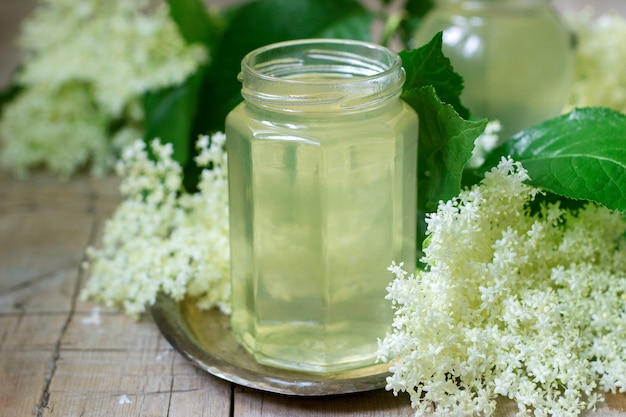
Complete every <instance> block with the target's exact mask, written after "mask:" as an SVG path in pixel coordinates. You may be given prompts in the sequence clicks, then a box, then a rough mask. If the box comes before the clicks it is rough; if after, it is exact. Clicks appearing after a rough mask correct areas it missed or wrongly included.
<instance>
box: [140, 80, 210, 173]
mask: <svg viewBox="0 0 626 417" xmlns="http://www.w3.org/2000/svg"><path fill="white" fill-rule="evenodd" d="M204 72H205V71H203V70H202V69H199V70H198V71H197V72H196V73H195V74H194V75H192V76H191V77H189V78H188V79H187V80H186V81H185V82H184V83H183V84H180V85H178V86H174V87H170V88H166V89H162V90H159V91H154V92H148V93H146V94H144V96H143V99H142V104H143V109H144V113H145V120H146V122H145V123H146V131H145V136H144V139H145V140H146V141H150V140H152V139H154V138H160V139H161V141H162V142H170V143H172V145H173V146H174V155H173V158H174V160H176V161H178V162H179V163H180V164H181V165H182V166H185V165H186V164H187V162H188V161H189V160H190V153H191V152H192V149H193V148H192V147H193V144H194V140H193V136H194V135H193V134H192V132H193V120H194V117H195V115H196V112H197V111H198V107H197V103H198V92H199V89H200V85H201V80H202V76H203V75H204Z"/></svg>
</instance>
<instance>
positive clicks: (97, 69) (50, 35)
mask: <svg viewBox="0 0 626 417" xmlns="http://www.w3.org/2000/svg"><path fill="white" fill-rule="evenodd" d="M21 46H22V48H23V49H24V52H25V54H26V60H25V66H24V69H23V71H22V74H21V76H20V80H21V82H22V83H24V84H26V85H33V84H49V85H57V86H58V85H63V84H65V83H66V82H68V81H73V80H80V81H83V82H86V83H89V84H90V85H91V86H92V89H93V94H94V97H95V99H96V102H97V103H98V105H99V106H100V107H101V108H102V109H103V111H105V112H107V113H108V114H110V115H112V116H119V115H121V114H122V111H123V110H124V108H125V106H126V105H127V104H128V103H129V102H131V101H132V100H133V99H135V98H137V97H139V96H140V95H141V94H143V93H145V92H146V91H150V90H158V89H161V88H164V87H168V86H171V85H178V84H180V83H182V82H183V81H184V80H185V79H186V78H188V77H189V76H190V75H191V74H193V72H194V71H195V70H196V69H197V68H198V66H199V65H201V64H202V63H204V62H206V60H207V51H206V48H205V47H204V46H202V45H195V44H194V45H187V44H186V43H185V40H184V39H183V38H182V36H181V35H180V33H179V31H178V28H177V26H176V24H175V23H174V21H173V20H172V19H171V18H170V16H169V9H168V6H167V3H166V2H164V1H158V2H156V4H152V5H151V4H150V1H147V0H133V1H128V0H107V1H100V0H84V1H82V2H81V6H80V7H77V5H76V2H73V1H68V0H42V2H41V5H40V6H39V7H38V8H37V9H36V11H35V13H34V14H33V16H32V17H30V18H29V19H27V21H26V22H25V24H24V27H23V34H22V37H21Z"/></svg>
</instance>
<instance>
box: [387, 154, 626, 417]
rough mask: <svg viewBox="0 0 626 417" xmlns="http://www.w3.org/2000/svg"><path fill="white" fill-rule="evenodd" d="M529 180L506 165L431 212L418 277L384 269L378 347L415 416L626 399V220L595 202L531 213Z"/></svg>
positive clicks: (393, 385) (545, 409)
mask: <svg viewBox="0 0 626 417" xmlns="http://www.w3.org/2000/svg"><path fill="white" fill-rule="evenodd" d="M527 178H528V177H527V174H526V172H525V171H524V169H523V168H522V166H521V165H520V164H518V163H514V162H513V161H512V160H510V159H503V160H502V162H501V163H500V164H499V165H498V167H496V168H494V169H493V170H492V171H491V172H489V173H487V174H486V175H485V179H484V180H483V181H482V183H481V184H479V185H476V186H474V187H472V188H471V189H467V190H465V191H463V192H462V193H461V194H460V195H459V196H458V198H456V199H454V200H452V201H448V202H445V203H444V202H442V203H441V204H440V205H439V208H438V210H437V212H436V213H433V214H432V215H430V216H429V217H428V219H427V223H428V238H427V242H428V243H427V247H426V248H425V249H424V253H425V255H424V258H423V262H424V263H425V265H426V266H427V267H426V269H425V270H424V271H418V272H417V273H416V274H412V275H408V274H407V272H405V271H403V270H402V268H401V267H400V266H398V265H396V264H393V265H392V266H391V267H390V270H391V271H392V272H393V273H394V274H395V276H396V278H395V280H394V281H393V282H392V283H391V284H390V286H389V288H388V297H387V298H389V299H390V300H392V303H393V305H394V306H395V308H396V316H395V319H394V323H393V331H392V333H390V334H388V335H387V337H385V339H384V340H381V341H380V342H379V352H378V353H379V358H380V359H381V360H383V361H391V372H392V375H391V376H390V377H389V378H388V380H387V388H388V389H391V390H393V391H394V392H399V391H407V392H408V393H409V394H410V396H411V401H412V405H413V407H414V408H415V410H416V415H418V416H421V415H425V413H426V412H432V411H433V408H432V404H436V407H435V408H434V415H436V416H470V415H475V414H477V413H484V414H485V415H492V413H493V412H494V410H495V399H496V396H497V395H502V396H505V397H509V398H511V399H513V400H515V401H516V402H517V405H518V407H519V414H518V415H520V416H527V415H536V416H547V415H558V416H561V417H567V416H577V415H579V414H580V413H581V412H582V411H583V410H584V409H586V408H592V407H593V406H594V405H595V403H596V402H597V401H599V400H601V396H600V395H599V394H598V389H601V390H605V391H612V392H616V391H621V392H623V391H626V376H625V375H626V355H624V349H623V340H625V338H626V322H624V319H623V317H624V314H625V313H626V296H625V295H624V294H626V242H625V232H626V221H625V220H624V218H623V216H621V215H620V214H618V213H616V212H612V211H610V210H608V209H606V208H604V207H599V206H596V205H593V204H588V205H586V206H584V207H583V208H581V209H579V210H565V209H562V208H560V207H559V205H558V204H552V205H547V204H543V205H539V206H540V207H539V208H537V209H535V210H531V208H530V204H531V202H532V201H533V200H534V199H535V196H536V195H537V193H538V192H539V191H538V190H537V189H535V188H533V187H531V186H529V185H526V184H525V183H524V181H525V180H526V179H527ZM535 205H538V204H536V203H535Z"/></svg>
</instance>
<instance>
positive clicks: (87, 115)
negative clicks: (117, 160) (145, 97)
mask: <svg viewBox="0 0 626 417" xmlns="http://www.w3.org/2000/svg"><path fill="white" fill-rule="evenodd" d="M108 123H109V119H108V118H107V117H106V116H104V115H102V114H101V113H100V112H99V111H98V109H97V108H96V106H95V105H94V103H93V100H92V98H91V96H90V95H89V93H88V91H87V89H86V88H85V86H84V85H83V84H82V83H67V84H65V85H64V86H62V87H60V88H58V89H57V88H46V87H44V86H37V87H33V88H30V89H27V90H25V91H24V92H22V93H21V94H20V95H19V96H18V97H17V98H16V99H15V100H14V101H13V102H11V103H10V104H8V105H7V106H6V108H5V109H4V112H3V113H2V118H1V119H0V138H2V154H1V155H0V162H1V163H2V165H3V166H4V167H5V168H6V169H8V170H9V171H11V172H12V173H13V174H15V175H16V176H19V177H24V176H26V174H27V173H28V168H29V167H33V166H44V167H45V168H48V169H49V170H50V171H52V172H54V173H56V174H59V175H60V176H61V177H64V178H67V177H68V176H70V175H71V174H72V173H73V172H75V171H76V170H78V169H79V168H81V167H83V166H85V165H86V164H87V163H91V169H92V172H94V173H102V172H104V171H105V169H106V167H107V166H108V165H109V164H110V160H111V158H112V155H111V154H110V152H109V145H108V138H107V126H108Z"/></svg>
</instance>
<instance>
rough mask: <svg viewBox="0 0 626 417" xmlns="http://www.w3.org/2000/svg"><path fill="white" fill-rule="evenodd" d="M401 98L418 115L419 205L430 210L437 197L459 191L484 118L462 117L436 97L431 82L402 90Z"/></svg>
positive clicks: (432, 208)
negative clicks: (468, 118) (464, 170)
mask: <svg viewBox="0 0 626 417" xmlns="http://www.w3.org/2000/svg"><path fill="white" fill-rule="evenodd" d="M402 99H403V100H404V101H406V102H407V103H409V105H411V107H413V108H414V109H415V110H416V111H417V113H418V114H419V117H420V129H419V148H418V149H419V157H418V183H419V186H418V193H419V197H418V206H419V207H420V208H421V209H422V210H423V211H425V212H428V211H433V210H435V209H436V207H437V204H438V202H439V201H440V200H448V199H450V198H452V197H454V196H456V195H457V194H459V192H460V191H461V179H462V176H463V169H464V168H465V165H466V164H467V161H468V160H469V158H470V157H471V155H472V150H473V148H474V141H475V140H476V138H477V137H478V136H479V135H480V134H481V133H482V132H483V131H484V129H485V126H486V125H487V121H486V120H481V121H477V122H475V121H468V120H464V119H463V118H461V117H460V116H459V115H458V113H457V112H456V111H455V110H454V108H453V107H452V106H451V105H449V104H445V103H443V102H442V101H441V100H440V99H439V97H438V96H437V94H436V92H435V89H434V87H432V86H426V87H418V88H414V89H411V90H408V91H405V92H403V93H402Z"/></svg>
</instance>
